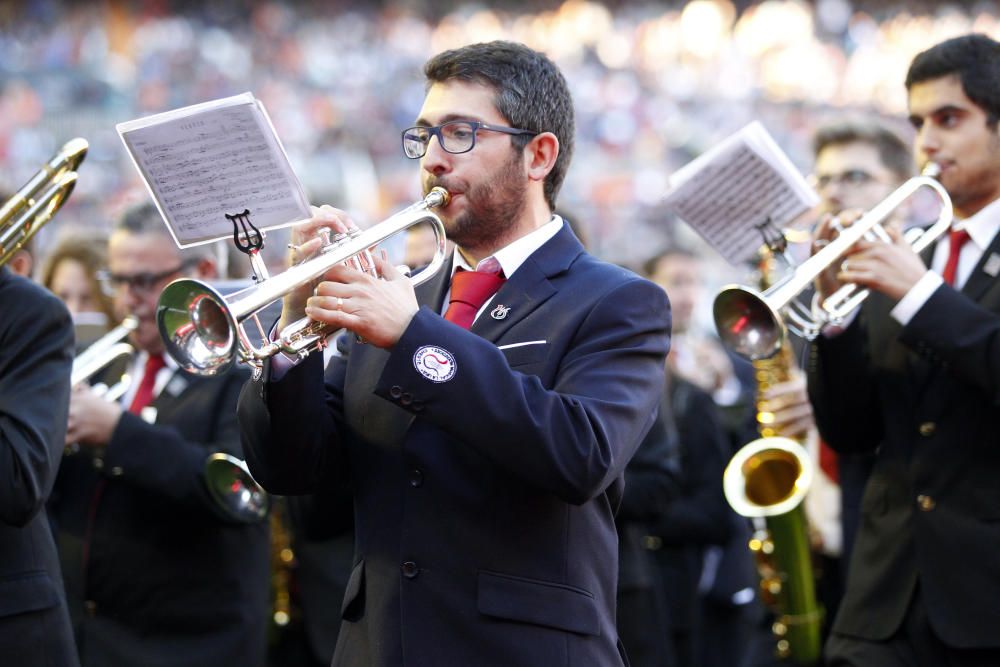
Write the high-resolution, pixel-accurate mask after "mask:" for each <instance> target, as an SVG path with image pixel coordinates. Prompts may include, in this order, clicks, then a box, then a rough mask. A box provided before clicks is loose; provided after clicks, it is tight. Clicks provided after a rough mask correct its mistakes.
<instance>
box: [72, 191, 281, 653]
mask: <svg viewBox="0 0 1000 667" xmlns="http://www.w3.org/2000/svg"><path fill="white" fill-rule="evenodd" d="M108 258H109V273H110V280H111V283H112V285H113V286H114V287H115V299H116V304H117V307H118V309H119V311H120V312H121V314H122V315H124V314H130V315H133V316H135V317H136V318H137V319H138V322H139V324H138V327H137V328H136V329H135V331H134V332H133V334H132V335H131V337H130V342H131V343H132V344H133V345H134V346H135V348H136V350H137V354H136V355H135V359H134V360H133V361H132V363H130V364H129V368H128V371H129V373H130V374H131V376H132V377H133V378H134V382H133V383H132V385H131V388H130V390H129V392H127V393H126V394H125V395H124V397H123V398H122V401H121V402H120V403H119V402H112V401H108V400H105V399H104V398H101V397H100V396H98V395H97V394H96V393H95V392H94V391H93V390H92V389H91V388H90V387H76V388H74V391H73V395H72V399H71V402H70V414H69V428H68V433H67V437H66V442H67V444H75V445H77V446H79V448H80V452H79V453H78V454H76V455H74V456H68V457H66V459H65V460H64V463H63V466H62V469H61V470H60V473H59V477H58V480H57V484H56V492H55V494H54V496H53V501H52V515H53V518H54V522H55V527H56V529H57V531H58V538H59V548H60V555H61V557H62V561H63V570H64V572H65V574H66V587H67V594H68V598H69V601H70V613H71V616H72V618H73V622H74V626H75V630H76V635H77V642H78V644H79V648H80V656H81V661H82V663H83V664H84V665H95V666H97V665H100V666H102V667H104V666H108V665H112V666H113V665H121V666H123V667H126V666H127V667H133V666H135V665H143V666H144V667H153V666H156V665H185V666H195V665H205V666H211V667H218V666H219V665H248V666H249V665H253V666H258V665H262V664H263V661H264V645H265V622H266V619H267V611H268V601H267V596H268V531H267V525H266V524H265V523H259V522H258V523H254V524H249V523H240V522H237V521H235V520H233V519H232V518H230V517H229V516H228V515H227V514H225V513H223V512H221V511H220V509H219V506H218V505H217V503H216V502H215V501H214V500H213V499H212V497H211V496H210V494H209V491H208V487H207V486H206V484H205V479H204V474H203V471H204V468H205V461H206V459H207V457H208V456H209V454H211V453H213V452H228V453H231V454H233V455H236V456H241V454H240V443H239V434H238V427H237V424H236V415H235V408H236V399H237V396H238V394H239V388H240V386H241V385H242V383H243V381H244V380H245V379H246V373H230V374H228V375H222V376H219V377H213V378H203V377H197V376H193V375H189V374H187V373H185V372H183V371H181V370H180V369H178V368H177V367H176V365H175V364H174V362H173V360H172V359H170V358H169V357H163V356H162V351H163V348H162V342H161V340H160V336H159V333H158V331H157V328H156V322H155V310H156V303H157V298H158V295H159V292H160V290H161V289H162V288H163V286H164V285H166V284H167V283H168V282H169V281H171V280H173V279H175V278H178V277H181V276H183V275H197V276H200V277H208V276H210V275H211V274H212V269H213V268H214V267H213V264H212V260H211V257H210V256H209V255H207V254H205V253H203V252H199V251H198V250H197V249H195V254H193V255H192V254H189V253H184V254H182V253H181V252H180V251H179V250H178V249H177V248H176V246H175V245H174V243H173V242H172V241H171V239H170V237H169V235H168V234H167V232H166V227H165V226H164V225H163V222H162V221H161V220H160V217H159V214H158V213H157V211H156V209H155V208H153V207H152V206H141V207H138V208H135V209H132V210H130V211H129V212H127V213H126V215H125V216H124V217H123V218H122V220H121V221H120V223H119V224H118V226H117V228H116V229H115V230H114V233H113V234H112V236H111V240H110V243H109V253H108Z"/></svg>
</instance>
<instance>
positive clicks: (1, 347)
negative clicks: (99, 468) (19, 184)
mask: <svg viewBox="0 0 1000 667" xmlns="http://www.w3.org/2000/svg"><path fill="white" fill-rule="evenodd" d="M72 354H73V325H72V322H71V321H70V317H69V313H68V312H67V311H66V308H65V306H63V304H62V303H61V302H59V301H58V300H57V299H56V298H55V297H53V296H52V295H50V294H48V293H47V292H44V291H43V290H42V289H41V288H37V287H36V286H34V285H30V284H29V283H27V282H26V281H22V280H20V279H14V278H13V277H11V276H7V275H0V520H2V521H3V522H4V523H6V524H9V525H12V526H23V525H25V524H27V523H28V521H30V520H31V518H32V517H33V516H35V514H36V513H37V512H38V511H39V509H40V508H41V507H42V505H43V504H44V502H45V499H46V497H47V496H48V494H49V491H50V490H51V488H52V484H53V482H54V481H55V477H56V472H57V470H58V465H59V458H60V456H61V455H62V450H63V446H64V439H65V437H66V419H67V413H68V410H69V390H70V387H69V376H70V367H71V365H72V363H73V357H72Z"/></svg>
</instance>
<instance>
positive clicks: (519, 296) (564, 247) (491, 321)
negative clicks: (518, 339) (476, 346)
mask: <svg viewBox="0 0 1000 667" xmlns="http://www.w3.org/2000/svg"><path fill="white" fill-rule="evenodd" d="M582 252H583V246H582V245H580V242H579V241H578V240H577V239H576V237H575V236H574V235H573V232H572V231H570V228H569V225H568V224H567V223H565V222H563V228H562V229H560V230H559V232H558V233H557V234H556V235H555V236H553V237H552V238H551V239H549V240H548V241H547V242H546V243H545V244H544V245H543V246H542V247H541V248H539V249H538V250H536V251H535V252H534V253H532V254H531V255H530V256H529V257H528V258H527V259H526V260H525V261H524V263H523V264H521V266H520V267H518V269H517V271H515V272H514V275H513V276H512V277H511V278H510V280H508V281H507V282H505V283H504V284H503V286H502V287H501V288H500V290H499V291H498V292H497V293H496V295H495V296H494V297H493V301H492V302H491V304H490V308H489V309H488V310H486V311H485V312H483V313H482V314H481V315H480V316H479V318H478V319H477V320H476V321H475V322H474V323H473V324H472V328H471V329H470V331H472V332H473V333H476V334H478V335H479V336H481V337H483V338H485V339H486V340H489V341H493V342H496V341H498V340H500V338H501V337H503V335H504V334H505V333H506V332H507V331H509V330H510V329H511V327H513V326H514V325H516V324H517V323H518V322H520V321H522V320H523V319H524V318H525V317H527V316H528V315H530V314H531V313H532V312H533V311H534V310H535V309H536V308H538V307H539V306H541V305H542V304H543V303H545V301H546V300H548V298H549V297H551V296H552V295H553V294H555V293H556V288H555V287H554V286H553V285H552V283H551V282H550V281H549V278H550V277H552V276H555V275H557V274H559V273H562V272H563V271H565V270H566V269H567V268H569V266H570V264H572V263H573V261H574V260H575V259H576V258H577V257H578V256H579V255H580V253H582Z"/></svg>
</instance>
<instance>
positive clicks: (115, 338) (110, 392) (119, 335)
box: [70, 316, 139, 402]
mask: <svg viewBox="0 0 1000 667" xmlns="http://www.w3.org/2000/svg"><path fill="white" fill-rule="evenodd" d="M138 324H139V322H138V320H136V319H135V318H134V317H131V316H129V317H126V318H125V319H124V320H122V323H121V324H119V325H118V326H116V327H115V328H114V329H112V330H111V331H109V332H108V333H106V334H104V335H103V336H101V337H100V338H98V339H97V340H96V341H94V342H93V343H91V345H90V347H88V348H87V349H86V350H84V351H83V352H81V353H80V354H78V355H77V357H76V358H75V359H73V371H72V373H71V375H70V386H73V387H75V386H76V385H78V384H80V383H81V382H86V381H88V380H90V379H91V378H92V377H94V376H95V375H97V374H98V373H100V372H101V371H102V370H104V369H105V368H107V367H108V366H110V365H111V364H112V363H113V362H114V361H116V360H118V359H130V358H131V357H132V355H133V354H134V353H135V349H134V348H133V347H132V346H131V345H129V344H128V343H127V342H125V340H126V339H127V338H128V335H129V334H130V333H132V332H133V331H135V328H136V326H138ZM131 383H132V379H131V377H130V376H129V375H128V374H127V373H126V374H123V375H122V377H121V379H119V380H118V382H116V383H115V384H113V385H105V386H104V388H103V389H98V390H97V391H99V392H100V394H101V396H102V397H103V398H104V399H105V400H107V401H109V402H111V401H117V400H118V399H119V398H121V397H122V396H123V395H124V394H125V392H126V391H128V388H129V386H130V385H131Z"/></svg>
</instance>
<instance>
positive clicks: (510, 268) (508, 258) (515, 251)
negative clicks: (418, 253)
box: [451, 214, 563, 279]
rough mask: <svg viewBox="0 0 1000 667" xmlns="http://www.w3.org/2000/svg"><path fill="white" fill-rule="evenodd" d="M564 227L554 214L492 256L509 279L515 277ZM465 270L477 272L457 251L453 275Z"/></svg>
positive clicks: (452, 267) (453, 263)
mask: <svg viewBox="0 0 1000 667" xmlns="http://www.w3.org/2000/svg"><path fill="white" fill-rule="evenodd" d="M562 226H563V219H562V218H561V217H559V216H558V215H555V214H553V215H552V219H551V220H549V221H548V222H546V223H545V224H544V225H542V226H541V227H539V228H538V229H536V230H534V231H532V232H530V233H528V234H525V235H524V236H522V237H521V238H519V239H517V240H516V241H514V242H512V243H510V244H508V245H506V246H504V247H503V248H501V249H500V250H497V251H496V252H495V253H493V254H492V255H491V257H493V258H494V259H496V260H497V262H499V263H500V268H501V269H503V274H504V276H506V277H507V278H508V279H509V278H510V277H511V276H513V275H514V272H515V271H517V270H518V268H520V266H521V265H522V264H524V261H525V260H526V259H528V258H529V257H531V255H532V253H534V252H535V251H536V250H538V249H539V248H541V247H542V246H543V245H545V244H546V243H547V242H548V241H549V239H551V238H552V237H553V236H555V235H556V234H557V233H558V232H559V230H560V229H562ZM487 259H489V258H488V257H486V258H483V260H482V261H480V262H479V263H480V264H482V263H483V262H485V261H486V260H487ZM459 268H462V269H465V270H466V271H475V268H474V267H472V266H470V265H469V263H468V262H466V261H465V257H463V256H462V253H460V252H459V251H458V249H456V250H455V258H454V261H453V262H452V265H451V273H452V275H454V274H455V270H456V269H459Z"/></svg>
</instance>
